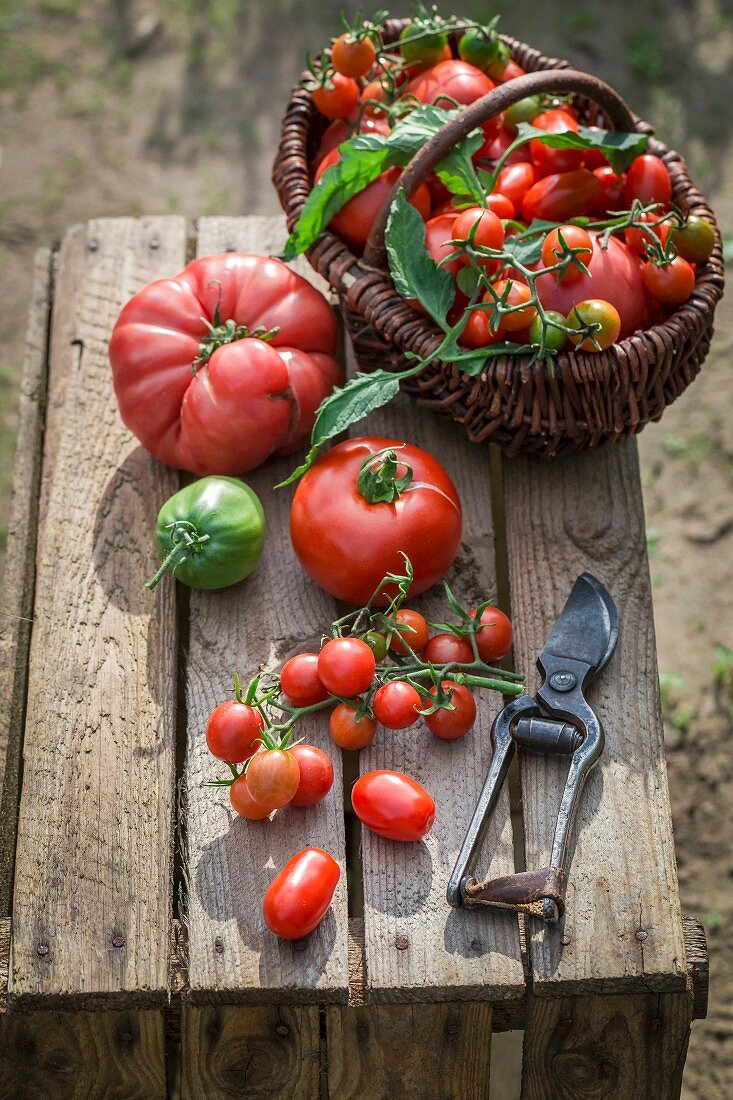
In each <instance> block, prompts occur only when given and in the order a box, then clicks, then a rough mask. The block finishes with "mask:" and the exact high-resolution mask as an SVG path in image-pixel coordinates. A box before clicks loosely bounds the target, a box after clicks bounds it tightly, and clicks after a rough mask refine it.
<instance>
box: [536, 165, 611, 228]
mask: <svg viewBox="0 0 733 1100" xmlns="http://www.w3.org/2000/svg"><path fill="white" fill-rule="evenodd" d="M517 167H518V166H517ZM601 191H602V188H601V183H600V180H598V179H596V177H595V176H594V175H593V173H592V172H589V171H588V169H587V168H578V169H577V170H576V171H574V172H557V173H555V174H554V175H552V176H543V178H542V179H541V180H538V181H537V183H535V184H533V186H532V187H530V189H529V191H527V193H526V194H525V196H524V198H523V199H522V214H523V215H524V217H525V219H526V220H527V221H528V222H531V221H532V220H533V219H534V218H540V219H541V220H542V221H552V222H564V221H566V220H567V219H568V218H575V217H577V216H578V215H579V214H585V213H586V211H588V210H589V209H590V207H591V206H592V205H593V203H594V202H596V201H597V200H598V196H599V195H600V194H601Z"/></svg>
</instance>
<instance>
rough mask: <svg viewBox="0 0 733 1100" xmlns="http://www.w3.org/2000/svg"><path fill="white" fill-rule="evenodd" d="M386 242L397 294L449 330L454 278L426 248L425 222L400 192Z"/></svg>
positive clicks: (389, 221)
mask: <svg viewBox="0 0 733 1100" xmlns="http://www.w3.org/2000/svg"><path fill="white" fill-rule="evenodd" d="M384 242H385V245H386V247H387V255H388V257H389V269H390V273H391V275H392V279H393V281H394V284H395V287H396V288H397V292H398V293H399V294H401V295H402V297H403V298H417V300H418V302H420V304H421V305H422V306H423V308H424V309H426V310H427V311H428V313H429V314H430V316H431V317H432V318H433V320H434V321H436V322H437V323H438V324H439V325H440V327H441V328H442V329H443V330H445V328H446V317H447V314H448V310H449V309H450V307H451V306H452V305H453V299H454V297H455V287H454V285H453V276H452V275H451V273H450V272H449V271H446V269H445V268H443V267H438V265H437V264H436V262H435V260H433V258H432V256H431V255H430V253H429V252H428V250H427V248H426V246H425V223H424V222H423V220H422V218H421V217H420V214H419V213H418V212H417V210H416V209H415V207H414V206H412V205H411V204H410V203H409V202H408V201H407V198H406V197H405V192H404V191H402V190H400V191H398V192H397V197H396V198H395V200H394V202H393V203H392V208H391V210H390V212H389V218H388V220H387V229H386V231H385V235H384Z"/></svg>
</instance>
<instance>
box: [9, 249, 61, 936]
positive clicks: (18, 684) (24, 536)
mask: <svg viewBox="0 0 733 1100" xmlns="http://www.w3.org/2000/svg"><path fill="white" fill-rule="evenodd" d="M50 309H51V253H50V251H49V250H48V249H47V248H42V249H39V251H38V252H37V253H36V255H35V259H34V263H33V283H32V286H31V295H30V301H29V304H28V324H27V328H26V338H25V352H24V357H23V373H22V375H21V380H20V404H19V407H18V432H17V443H16V453H15V466H14V471H13V493H12V499H11V504H10V520H9V523H8V541H7V551H6V556H5V574H4V578H3V596H2V605H1V607H0V915H3V916H4V915H6V914H9V913H10V896H11V883H12V877H13V860H14V855H15V829H16V824H17V818H18V793H19V792H18V788H19V778H20V777H19V767H20V755H21V745H22V740H23V720H24V716H25V694H26V679H27V674H28V650H29V647H30V638H31V617H32V615H33V589H34V584H35V576H36V570H35V556H36V527H37V521H38V486H39V483H40V479H41V446H42V439H43V420H44V415H45V406H46V383H47V371H48V321H49V313H50Z"/></svg>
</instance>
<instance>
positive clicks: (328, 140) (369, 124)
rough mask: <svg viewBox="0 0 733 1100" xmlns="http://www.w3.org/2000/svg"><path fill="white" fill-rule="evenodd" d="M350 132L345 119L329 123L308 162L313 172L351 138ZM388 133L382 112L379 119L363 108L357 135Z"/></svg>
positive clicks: (350, 128)
mask: <svg viewBox="0 0 733 1100" xmlns="http://www.w3.org/2000/svg"><path fill="white" fill-rule="evenodd" d="M365 95H366V92H365ZM352 130H353V127H352V126H351V125H350V124H349V121H348V120H347V119H343V118H337V119H334V120H333V122H329V124H328V126H327V127H326V129H325V130H324V131H323V136H322V137H321V140H320V142H319V144H318V150H317V152H316V154H315V156H314V157H313V159H312V161H311V162H310V163H311V168H312V169H313V171H314V172H315V171H316V170H317V168H318V166H319V165H320V163H321V161H322V160H323V159H324V157H327V156H328V154H329V153H332V152H333V150H334V149H338V147H339V145H341V144H342V143H343V142H344V141H347V140H348V139H349V138H350V137H351V135H352ZM389 131H390V125H389V119H387V118H386V116H385V115H384V112H383V111H382V112H380V114H379V117H375V114H374V112H373V111H372V110H371V109H370V108H369V107H365V108H364V113H363V114H362V117H361V121H360V123H359V133H361V134H382V135H383V136H385V137H386V135H387V134H388V133H389Z"/></svg>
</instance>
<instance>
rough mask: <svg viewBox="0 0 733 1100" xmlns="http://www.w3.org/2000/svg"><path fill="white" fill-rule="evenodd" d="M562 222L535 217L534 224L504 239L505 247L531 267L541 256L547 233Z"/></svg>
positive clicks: (519, 260)
mask: <svg viewBox="0 0 733 1100" xmlns="http://www.w3.org/2000/svg"><path fill="white" fill-rule="evenodd" d="M571 220H572V219H571ZM561 224H564V223H562V222H549V221H541V220H540V219H535V220H534V221H533V222H532V224H531V225H530V226H529V227H528V228H527V229H524V230H523V231H522V232H521V233H516V234H515V235H514V236H512V237H507V238H506V240H505V241H504V248H505V249H506V250H507V252H511V254H512V256H513V257H514V259H515V260H516V261H517V262H518V263H520V264H524V266H525V267H529V266H531V264H534V263H537V261H538V260H539V259H540V258H541V256H542V245H543V243H544V239H545V235H546V234H547V233H549V232H550V230H551V229H556V228H557V226H558V225H561Z"/></svg>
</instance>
